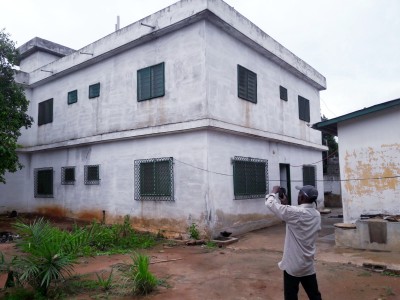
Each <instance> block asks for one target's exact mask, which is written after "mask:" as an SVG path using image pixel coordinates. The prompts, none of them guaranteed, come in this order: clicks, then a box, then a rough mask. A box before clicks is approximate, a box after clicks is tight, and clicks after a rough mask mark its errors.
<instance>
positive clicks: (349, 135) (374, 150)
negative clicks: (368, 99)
mask: <svg viewBox="0 0 400 300" xmlns="http://www.w3.org/2000/svg"><path fill="white" fill-rule="evenodd" d="M399 117H400V107H399V106H396V107H392V108H390V109H386V110H382V111H378V112H375V113H371V114H368V115H365V116H362V117H359V118H356V119H351V120H348V121H344V122H340V123H338V125H337V130H338V137H339V143H340V147H339V158H340V174H341V178H342V179H343V180H344V181H342V184H341V189H342V201H343V220H344V222H345V223H355V222H356V221H357V220H359V219H360V215H361V214H389V215H399V214H400V207H399V205H398V203H397V199H399V197H400V180H399V178H398V177H396V176H398V175H399V174H400V143H399V141H400V132H399V131H398V130H397V128H400V118H399Z"/></svg>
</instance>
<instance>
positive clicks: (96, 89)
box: [89, 82, 100, 99]
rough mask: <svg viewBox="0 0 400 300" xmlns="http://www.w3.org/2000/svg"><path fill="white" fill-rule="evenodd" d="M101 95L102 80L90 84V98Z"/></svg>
mask: <svg viewBox="0 0 400 300" xmlns="http://www.w3.org/2000/svg"><path fill="white" fill-rule="evenodd" d="M96 97H100V82H98V83H96V84H92V85H90V86H89V99H91V98H96Z"/></svg>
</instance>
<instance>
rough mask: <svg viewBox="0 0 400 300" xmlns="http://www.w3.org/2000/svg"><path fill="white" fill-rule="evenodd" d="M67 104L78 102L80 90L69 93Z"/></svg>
mask: <svg viewBox="0 0 400 300" xmlns="http://www.w3.org/2000/svg"><path fill="white" fill-rule="evenodd" d="M67 102H68V105H70V104H74V103H77V102H78V90H73V91H70V92H68V95H67Z"/></svg>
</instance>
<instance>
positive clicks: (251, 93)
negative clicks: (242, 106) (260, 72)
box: [237, 65, 257, 103]
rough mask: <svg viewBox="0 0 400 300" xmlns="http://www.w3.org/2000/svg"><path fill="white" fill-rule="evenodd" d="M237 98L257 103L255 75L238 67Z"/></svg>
mask: <svg viewBox="0 0 400 300" xmlns="http://www.w3.org/2000/svg"><path fill="white" fill-rule="evenodd" d="M237 73H238V97H239V98H242V99H244V100H247V101H250V102H253V103H257V74H256V73H254V72H252V71H250V70H248V69H246V68H244V67H242V66H240V65H238V68H237Z"/></svg>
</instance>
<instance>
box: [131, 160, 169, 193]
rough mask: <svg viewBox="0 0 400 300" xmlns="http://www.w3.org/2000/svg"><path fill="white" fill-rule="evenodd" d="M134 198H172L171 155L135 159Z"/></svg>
mask: <svg viewBox="0 0 400 300" xmlns="http://www.w3.org/2000/svg"><path fill="white" fill-rule="evenodd" d="M135 200H139V201H141V200H156V201H173V200H174V167H173V158H172V157H163V158H151V159H139V160H135Z"/></svg>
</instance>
